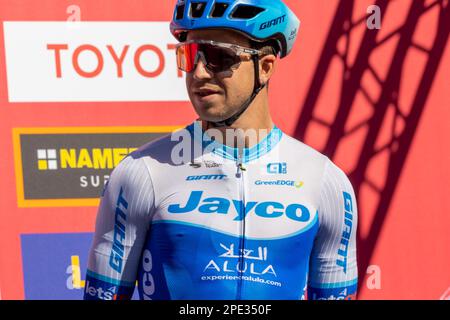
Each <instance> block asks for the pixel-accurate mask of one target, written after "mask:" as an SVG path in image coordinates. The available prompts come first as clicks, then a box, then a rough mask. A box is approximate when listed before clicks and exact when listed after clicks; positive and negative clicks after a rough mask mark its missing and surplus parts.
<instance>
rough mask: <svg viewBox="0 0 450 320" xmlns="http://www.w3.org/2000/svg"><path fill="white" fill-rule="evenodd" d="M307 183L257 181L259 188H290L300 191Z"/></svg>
mask: <svg viewBox="0 0 450 320" xmlns="http://www.w3.org/2000/svg"><path fill="white" fill-rule="evenodd" d="M304 184H305V183H304V182H303V181H294V180H256V181H255V185H257V186H288V187H295V188H297V189H300V188H301V187H303V185H304Z"/></svg>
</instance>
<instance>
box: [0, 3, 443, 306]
mask: <svg viewBox="0 0 450 320" xmlns="http://www.w3.org/2000/svg"><path fill="white" fill-rule="evenodd" d="M286 2H287V3H288V5H289V6H290V7H291V8H292V9H293V10H294V11H295V12H296V13H297V14H298V16H299V17H300V19H301V20H302V28H301V31H300V34H299V41H298V43H297V45H296V46H295V48H294V50H293V52H292V55H291V56H289V57H288V58H287V59H286V60H282V61H280V63H279V65H278V70H277V73H276V75H275V79H274V80H273V81H272V83H271V88H270V103H271V110H272V114H273V117H274V120H275V122H276V123H277V125H278V126H279V127H280V128H281V129H282V130H283V131H285V132H286V133H288V134H290V135H293V136H295V137H296V138H298V139H301V140H303V141H305V142H306V143H308V144H310V145H311V146H313V147H315V148H317V149H318V150H320V151H321V152H323V153H325V154H327V155H329V156H330V157H331V158H332V159H333V161H335V163H337V164H338V165H339V166H340V167H341V168H342V169H344V171H346V173H347V174H348V175H349V176H350V179H351V180H352V183H353V185H354V187H355V191H356V192H357V198H358V207H359V216H360V224H359V240H358V251H359V269H360V289H359V298H360V299H439V298H440V297H441V296H442V295H443V294H444V292H445V291H446V290H447V288H449V287H450V271H449V270H450V268H449V264H450V250H449V249H450V248H449V243H450V236H449V226H450V217H449V212H450V204H449V201H448V200H447V198H448V195H449V194H450V182H449V181H450V167H449V166H448V163H449V162H450V148H448V146H449V138H448V137H450V108H449V107H450V95H449V94H448V92H449V89H450V86H449V84H448V83H449V77H450V51H449V50H450V49H449V45H448V35H449V33H448V32H449V29H450V13H449V12H450V8H449V1H447V0H442V1H412V0H401V1H377V2H376V4H377V5H379V6H380V8H381V9H382V16H383V21H382V27H381V30H368V29H367V27H366V25H365V19H366V18H367V14H366V9H367V7H368V6H369V5H371V4H375V3H374V1H373V2H370V1H365V0H358V1H355V2H353V1H351V0H343V1H338V0H314V1H313V0H302V1H298V0H286ZM174 3H175V1H174V0H170V1H150V0H148V1H145V0H133V1H127V2H126V3H125V2H123V1H119V0H104V1H100V0H96V1H88V0H78V1H76V3H74V1H65V0H39V1H26V0H0V21H2V22H3V21H66V20H67V17H68V14H67V13H66V9H67V7H68V6H70V5H73V4H76V5H78V6H79V7H80V8H81V19H82V21H169V20H170V19H171V15H172V10H173V5H174ZM433 4H435V5H434V6H432V7H430V9H429V10H424V9H423V7H422V5H423V6H425V7H426V6H428V5H433ZM439 15H441V18H439ZM439 21H441V22H440V23H439ZM350 22H351V23H350ZM390 34H391V35H392V37H389V38H387V40H386V41H385V42H383V43H382V44H379V42H380V41H381V40H382V39H383V38H385V37H386V36H388V35H390ZM408 36H410V37H411V39H410V41H407V40H408ZM3 40H4V39H3V25H2V24H1V25H0V46H1V47H0V150H1V151H2V153H1V158H0V177H1V179H0V204H1V207H2V209H1V211H0V218H1V223H0V289H1V297H2V298H3V299H23V298H24V288H23V273H22V260H21V259H22V257H21V247H20V234H23V233H56V232H58V233H61V232H92V231H93V230H94V221H95V215H96V211H97V208H96V207H88V208H86V207H83V208H79V207H74V208H18V206H17V196H16V188H15V185H16V179H15V171H14V157H13V145H12V128H16V127H62V126H68V127H71V126H76V127H79V126H89V127H94V126H101V127H105V126H152V125H158V126H161V125H164V126H182V125H185V124H187V123H190V122H191V121H192V120H193V119H195V113H194V112H193V109H192V107H191V106H190V104H189V103H187V102H186V103H179V102H178V103H177V102H163V103H161V102H159V103H155V102H142V103H135V102H133V103H122V102H120V103H57V104H56V103H9V102H8V96H7V81H6V67H5V50H4V49H5V48H4V41H3ZM30 58H32V57H30ZM365 60H367V61H365ZM371 69H372V70H373V71H374V72H375V73H376V74H377V75H378V77H379V78H380V83H377V81H376V80H375V77H374V76H373V73H372V72H371V71H370V70H371ZM358 75H359V76H358ZM367 97H368V98H369V99H367ZM369 100H370V101H369ZM396 101H398V106H397V107H396V106H395V105H396V103H395V102H396ZM396 110H397V111H401V112H403V115H404V116H405V117H404V118H399V117H398V113H396ZM396 115H397V117H396ZM393 123H395V124H396V125H395V126H394V125H393ZM358 125H359V126H358ZM355 126H356V128H355ZM353 128H354V130H353V131H351V129H353ZM349 130H350V132H349ZM392 141H393V143H390V142H392ZM385 144H388V146H389V147H388V148H385V149H382V150H384V151H380V152H374V148H375V149H378V148H379V147H383V146H384V145H385ZM370 265H376V266H379V267H380V271H381V274H380V276H381V278H380V280H381V282H380V283H381V288H379V289H370V288H369V287H367V280H370V279H368V276H367V275H366V270H367V267H368V266H370Z"/></svg>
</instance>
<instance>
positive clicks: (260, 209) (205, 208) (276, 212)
mask: <svg viewBox="0 0 450 320" xmlns="http://www.w3.org/2000/svg"><path fill="white" fill-rule="evenodd" d="M168 212H169V213H171V214H185V213H193V212H199V213H205V214H211V213H217V214H225V215H226V214H234V215H235V218H234V221H242V220H244V219H245V217H246V216H247V215H249V214H256V215H257V216H259V217H262V218H269V219H270V218H279V217H282V216H286V217H288V218H289V219H292V220H294V221H300V222H306V221H308V220H309V219H310V216H311V214H310V212H309V210H308V208H307V207H305V206H304V205H302V204H299V203H291V204H289V205H286V206H285V205H284V204H282V203H280V202H276V201H262V202H257V201H247V202H245V203H244V201H242V200H229V199H226V198H221V197H203V191H192V192H191V194H190V195H189V198H188V199H187V202H186V203H185V204H180V203H177V204H171V205H169V207H168Z"/></svg>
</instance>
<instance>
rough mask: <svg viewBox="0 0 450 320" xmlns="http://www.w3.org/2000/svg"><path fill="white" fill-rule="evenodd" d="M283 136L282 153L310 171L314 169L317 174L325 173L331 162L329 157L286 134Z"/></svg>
mask: <svg viewBox="0 0 450 320" xmlns="http://www.w3.org/2000/svg"><path fill="white" fill-rule="evenodd" d="M283 135H284V139H283V143H282V144H281V148H282V150H281V152H282V153H283V154H286V155H287V157H289V159H291V160H293V161H298V163H299V164H300V163H301V165H302V166H305V167H308V169H310V170H311V169H314V171H316V172H323V171H324V170H325V169H326V166H327V163H328V162H329V161H330V160H329V159H328V157H327V156H325V155H324V154H322V153H320V152H319V151H317V150H316V149H314V148H312V147H311V146H308V145H307V144H305V143H303V142H301V141H300V140H297V139H295V138H294V137H291V136H290V135H288V134H286V133H283Z"/></svg>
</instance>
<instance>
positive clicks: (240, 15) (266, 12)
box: [170, 0, 300, 58]
mask: <svg viewBox="0 0 450 320" xmlns="http://www.w3.org/2000/svg"><path fill="white" fill-rule="evenodd" d="M299 28H300V20H299V19H298V18H297V17H296V15H295V14H294V12H292V10H291V9H289V7H288V6H286V4H285V3H284V2H283V1H281V0H178V3H177V5H176V6H175V12H174V15H173V20H172V22H171V24H170V31H171V32H172V34H173V35H174V36H175V37H176V38H177V39H178V41H184V40H185V37H186V33H187V32H188V31H190V30H199V29H231V30H234V31H238V32H241V33H243V34H244V35H246V36H247V37H249V38H250V39H251V40H253V41H256V42H262V43H264V42H269V41H272V42H273V41H274V42H275V44H276V45H277V47H278V48H276V49H278V50H277V51H279V52H280V57H281V58H284V57H285V56H287V55H288V54H289V53H290V52H291V50H292V47H293V46H294V42H295V40H296V38H297V34H298V30H299Z"/></svg>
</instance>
